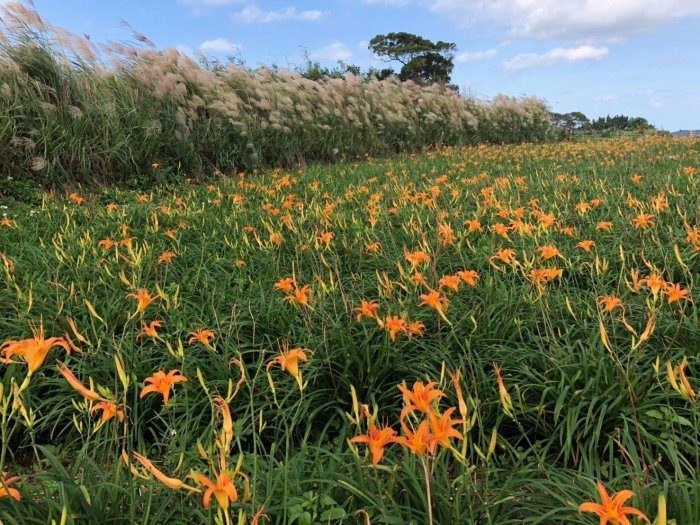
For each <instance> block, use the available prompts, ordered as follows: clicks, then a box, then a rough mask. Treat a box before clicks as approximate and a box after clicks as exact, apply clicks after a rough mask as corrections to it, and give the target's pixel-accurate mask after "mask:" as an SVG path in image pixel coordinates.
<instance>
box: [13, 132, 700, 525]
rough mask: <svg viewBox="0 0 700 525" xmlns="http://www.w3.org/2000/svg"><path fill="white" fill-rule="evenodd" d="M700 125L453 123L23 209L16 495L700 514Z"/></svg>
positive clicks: (457, 513) (680, 520) (400, 518)
mask: <svg viewBox="0 0 700 525" xmlns="http://www.w3.org/2000/svg"><path fill="white" fill-rule="evenodd" d="M699 152H700V142H698V141H693V140H683V141H681V140H671V139H662V138H646V139H642V140H636V141H623V140H617V141H596V142H576V143H558V144H543V145H531V144H526V145H517V146H508V145H504V146H476V147H458V148H441V149H436V150H433V151H430V152H427V153H425V154H420V155H416V154H403V155H398V156H394V157H391V158H389V159H373V158H367V159H365V160H364V161H361V162H345V163H335V164H333V165H330V166H311V167H307V168H303V169H294V170H270V171H266V172H264V173H258V174H256V175H252V174H246V173H242V172H240V173H238V174H237V175H236V176H233V177H223V176H221V177H219V178H218V179H217V180H216V181H214V182H213V183H212V184H210V185H199V184H196V183H194V182H193V183H192V184H181V185H176V186H171V187H168V186H165V187H162V188H159V189H157V190H152V191H148V192H135V191H128V190H120V189H106V190H104V191H103V192H102V193H96V194H80V193H78V192H73V193H71V194H68V195H55V196H51V195H48V194H47V195H45V196H44V198H43V201H42V202H41V204H40V205H36V206H30V205H26V204H23V205H14V206H13V207H11V208H9V209H5V210H3V212H2V213H4V214H5V215H4V216H3V218H2V223H0V263H1V272H0V333H1V334H2V337H1V339H0V344H1V345H2V346H0V358H1V359H2V364H0V379H1V382H0V430H1V432H2V433H1V436H0V471H1V472H3V474H2V476H3V478H2V483H1V484H0V519H1V520H2V521H3V522H5V523H7V524H28V523H41V524H45V523H52V522H55V523H123V522H131V523H230V522H238V523H259V524H260V523H265V522H271V523H296V524H301V523H305V524H307V523H358V524H363V523H389V524H398V523H416V524H423V523H431V522H432V523H483V524H487V523H490V524H509V523H510V524H516V523H530V524H535V523H552V524H554V523H567V524H581V525H586V524H593V523H598V522H599V521H600V523H604V522H605V521H603V520H602V518H599V516H598V515H597V514H596V513H598V514H600V515H602V516H607V517H608V518H610V519H609V520H608V521H607V523H610V524H616V523H618V524H624V523H628V521H625V520H630V521H629V523H642V521H643V519H642V517H641V516H638V515H637V514H639V513H643V514H644V515H645V517H648V519H649V520H651V521H654V520H656V523H657V524H659V525H661V524H666V523H673V522H674V521H673V520H675V523H677V524H678V525H691V524H696V523H700V512H699V510H698V509H700V506H699V505H698V502H699V501H700V483H699V482H698V473H699V471H698V465H700V437H699V435H698V428H700V404H698V399H697V392H698V389H700V381H699V380H698V370H700V358H699V356H700V353H699V352H698V350H699V349H700V347H699V342H700V324H699V322H698V321H699V315H700V312H699V311H698V306H697V305H698V299H699V296H698V280H699V279H700V265H699V264H698V257H700V222H699V218H698V198H699V196H700V179H699V176H698V172H699V171H700V157H699ZM168 168H169V166H167V165H162V166H161V167H160V168H158V169H168ZM596 483H600V484H601V485H600V490H602V491H607V493H608V494H610V496H611V497H612V494H613V493H616V492H617V493H619V494H618V496H617V497H616V498H615V499H614V500H605V499H601V498H602V496H601V495H599V492H598V491H599V488H597V487H596ZM625 491H632V492H625ZM606 497H607V496H606ZM622 500H625V501H624V502H623V501H622ZM601 502H602V504H601ZM622 503H624V505H625V506H624V507H622V511H620V509H619V508H618V507H620V506H622ZM618 504H620V505H618ZM618 511H620V512H622V515H618V514H616V513H618ZM635 513H636V514H635ZM615 516H618V517H619V519H618V520H617V521H615V520H614V519H612V518H613V517H615ZM623 518H624V519H623ZM606 519H607V518H606ZM615 519H617V518H615ZM635 520H636V521H635Z"/></svg>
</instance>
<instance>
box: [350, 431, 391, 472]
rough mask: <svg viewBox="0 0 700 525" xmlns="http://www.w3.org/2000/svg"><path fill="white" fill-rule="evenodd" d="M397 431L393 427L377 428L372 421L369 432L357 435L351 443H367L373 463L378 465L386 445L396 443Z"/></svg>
mask: <svg viewBox="0 0 700 525" xmlns="http://www.w3.org/2000/svg"><path fill="white" fill-rule="evenodd" d="M395 436H396V431H395V430H394V429H393V428H391V427H388V426H386V427H380V428H377V427H376V426H375V425H374V423H370V425H369V429H368V431H367V434H363V435H361V436H355V437H354V438H352V439H351V440H350V443H366V444H367V446H368V447H369V450H370V452H371V453H372V464H373V465H377V464H378V463H379V462H380V461H381V459H382V456H383V455H384V447H386V446H387V445H389V444H391V443H394V441H395Z"/></svg>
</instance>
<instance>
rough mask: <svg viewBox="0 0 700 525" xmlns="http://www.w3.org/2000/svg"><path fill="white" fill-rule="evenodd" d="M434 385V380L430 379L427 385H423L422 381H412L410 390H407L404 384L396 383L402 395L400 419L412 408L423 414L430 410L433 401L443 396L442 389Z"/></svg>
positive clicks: (411, 410) (431, 409)
mask: <svg viewBox="0 0 700 525" xmlns="http://www.w3.org/2000/svg"><path fill="white" fill-rule="evenodd" d="M436 385H437V382H436V381H430V382H429V383H428V384H427V385H424V384H423V381H416V382H415V383H413V389H412V390H409V389H408V388H407V387H406V385H405V384H401V385H397V388H398V389H399V390H401V393H402V394H403V395H404V404H405V406H404V409H403V410H402V411H401V419H403V418H404V417H405V416H406V414H408V413H409V412H413V411H414V410H418V411H419V412H424V413H425V414H429V413H430V412H432V411H433V403H434V401H435V400H436V399H439V398H441V397H445V393H444V392H443V391H442V390H440V389H437V388H435V386H436Z"/></svg>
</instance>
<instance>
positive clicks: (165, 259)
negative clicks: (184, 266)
mask: <svg viewBox="0 0 700 525" xmlns="http://www.w3.org/2000/svg"><path fill="white" fill-rule="evenodd" d="M174 258H175V253H174V252H165V253H164V254H163V255H161V256H160V257H158V264H163V263H168V264H170V263H171V262H173V259H174Z"/></svg>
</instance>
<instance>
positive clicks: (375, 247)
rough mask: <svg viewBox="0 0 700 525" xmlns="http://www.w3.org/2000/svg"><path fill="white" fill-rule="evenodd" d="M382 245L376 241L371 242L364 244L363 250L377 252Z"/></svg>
mask: <svg viewBox="0 0 700 525" xmlns="http://www.w3.org/2000/svg"><path fill="white" fill-rule="evenodd" d="M381 247H382V245H381V244H380V243H378V242H371V243H368V244H366V245H365V252H367V253H377V252H378V251H379V250H380V249H381Z"/></svg>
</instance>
